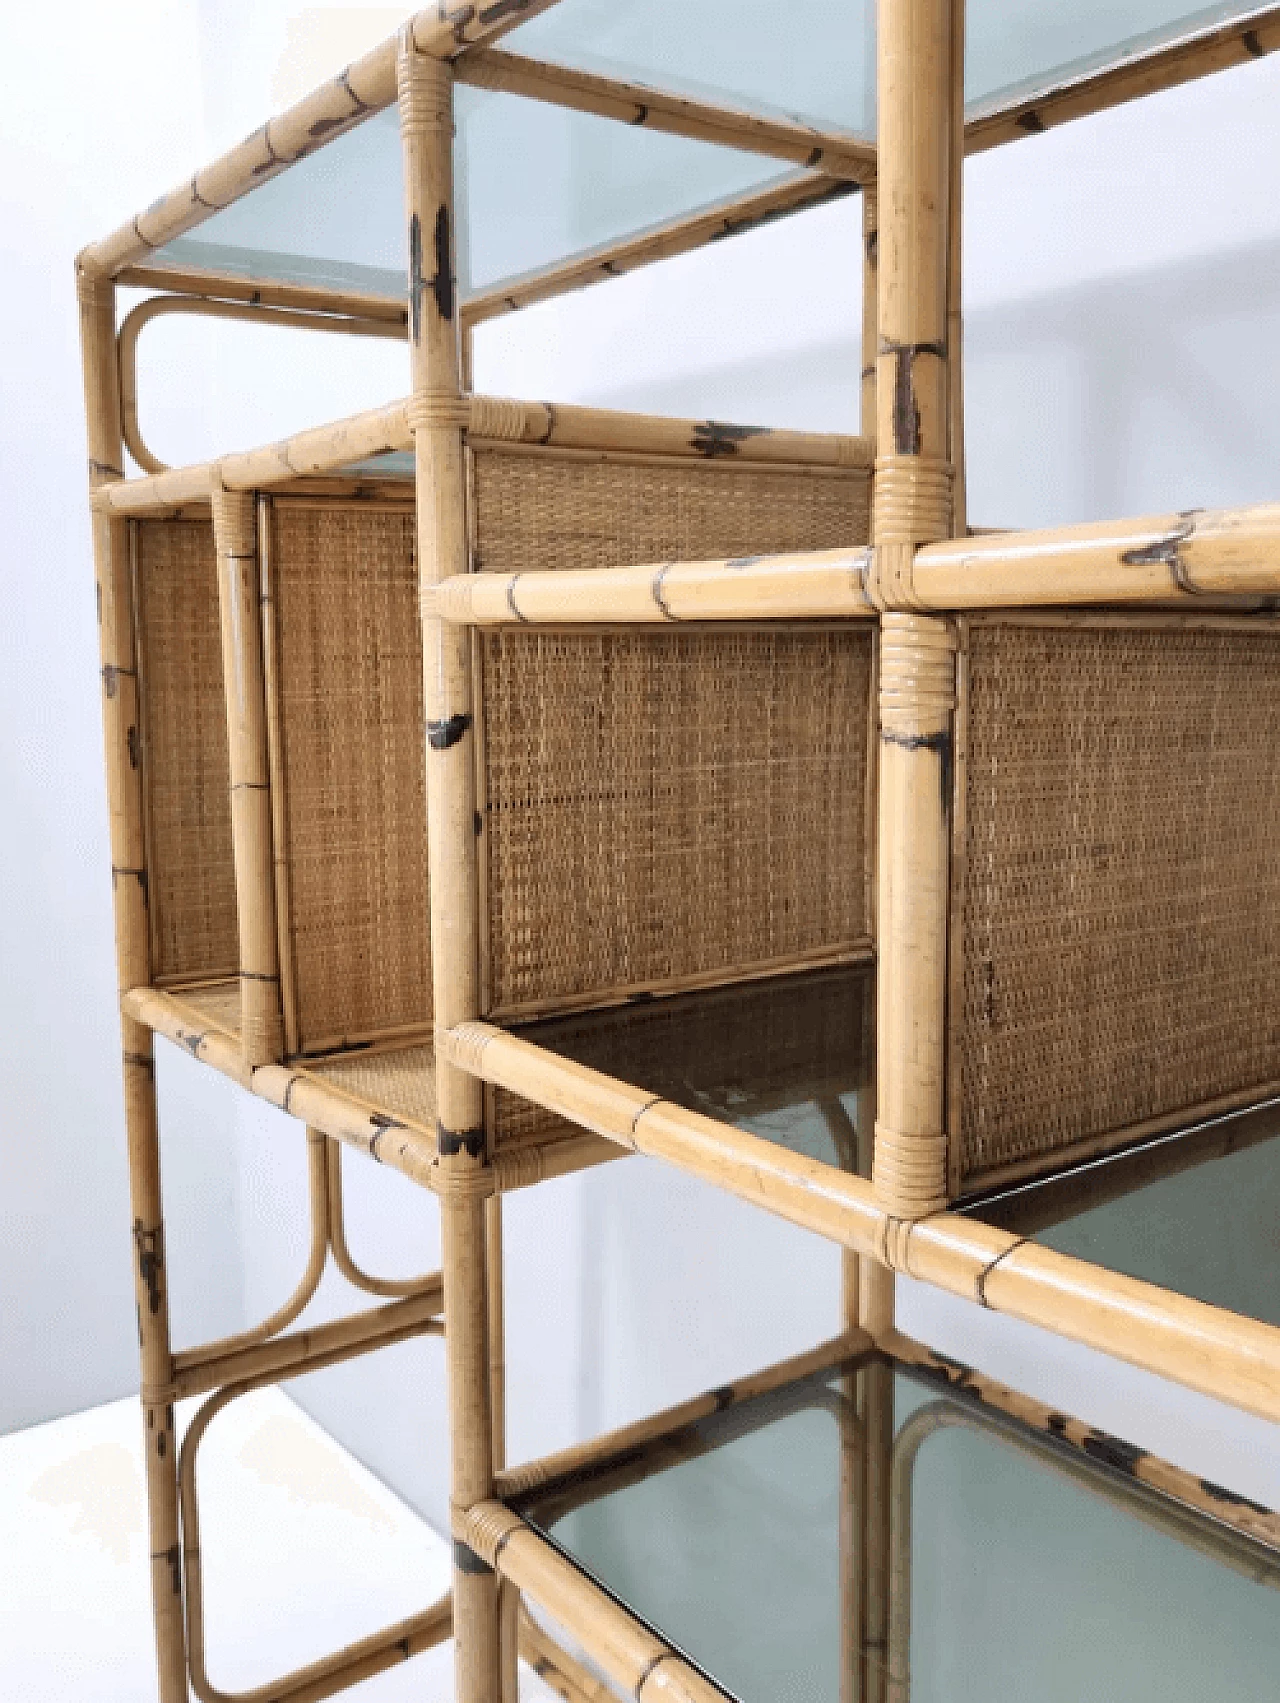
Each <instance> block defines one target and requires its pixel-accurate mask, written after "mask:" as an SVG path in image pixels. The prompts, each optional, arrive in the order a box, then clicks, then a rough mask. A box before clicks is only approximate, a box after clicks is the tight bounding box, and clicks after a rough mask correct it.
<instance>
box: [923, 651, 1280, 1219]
mask: <svg viewBox="0 0 1280 1703" xmlns="http://www.w3.org/2000/svg"><path fill="white" fill-rule="evenodd" d="M968 651H969V691H968V736H967V751H966V775H967V779H966V784H965V797H964V810H965V818H964V834H963V855H964V862H963V874H962V877H961V881H960V892H959V898H960V905H961V928H962V950H963V958H962V965H961V979H962V994H961V1000H960V1003H961V1009H960V1010H959V1011H958V1012H954V1011H953V1027H952V1072H953V1074H952V1113H951V1128H952V1129H953V1130H957V1129H958V1132H959V1142H958V1147H957V1150H956V1152H955V1153H953V1166H955V1165H956V1161H957V1160H958V1166H956V1168H955V1169H953V1178H952V1181H953V1187H958V1189H959V1190H961V1191H963V1190H965V1189H969V1188H972V1187H974V1186H976V1185H980V1184H981V1183H983V1182H984V1181H986V1180H989V1179H990V1177H991V1175H992V1173H995V1172H1001V1171H1006V1170H1007V1169H1008V1168H1009V1167H1025V1168H1027V1169H1028V1170H1030V1171H1047V1170H1052V1169H1054V1168H1055V1166H1056V1165H1057V1164H1058V1163H1060V1162H1061V1161H1062V1160H1063V1158H1064V1156H1065V1155H1068V1154H1069V1153H1070V1152H1071V1150H1072V1149H1073V1148H1075V1147H1078V1146H1079V1144H1081V1143H1097V1142H1098V1141H1099V1140H1100V1138H1105V1137H1107V1136H1109V1135H1111V1134H1113V1133H1118V1132H1123V1131H1124V1130H1125V1129H1127V1128H1129V1127H1131V1126H1133V1125H1135V1124H1138V1123H1140V1122H1142V1121H1144V1120H1147V1119H1154V1118H1163V1117H1168V1116H1173V1117H1176V1115H1177V1114H1178V1113H1179V1112H1180V1111H1183V1110H1186V1109H1190V1108H1194V1107H1197V1106H1200V1105H1204V1104H1205V1103H1207V1102H1210V1101H1212V1100H1214V1099H1215V1098H1217V1097H1219V1096H1223V1095H1227V1094H1232V1093H1235V1092H1237V1091H1240V1090H1246V1089H1252V1088H1254V1087H1257V1088H1262V1087H1264V1086H1266V1085H1270V1084H1273V1083H1275V1082H1276V1081H1277V1080H1280V993H1278V991H1277V990H1278V989H1280V834H1277V832H1276V824H1277V822H1280V743H1278V742H1277V740H1276V738H1275V729H1276V725H1277V720H1278V719H1280V632H1277V630H1276V629H1275V628H1274V627H1270V628H1269V629H1268V628H1267V627H1262V628H1259V629H1255V630H1253V631H1243V630H1241V629H1240V627H1239V625H1238V624H1237V626H1236V627H1235V628H1234V629H1231V628H1228V627H1225V626H1218V627H1217V628H1213V627H1209V628H1208V629H1206V627H1205V626H1204V625H1203V624H1202V625H1201V626H1200V628H1199V629H1196V628H1192V627H1191V626H1189V625H1179V624H1176V623H1174V622H1168V623H1164V624H1156V623H1153V622H1147V623H1146V624H1145V625H1144V624H1143V623H1141V622H1139V621H1137V620H1132V621H1131V620H1128V619H1126V618H1121V617H1117V618H1114V619H1112V620H1110V621H1108V622H1106V623H1103V622H1101V621H1098V622H1095V623H1092V624H1085V625H1083V626H1078V627H1077V626H1066V625H1059V626H1054V625H1034V624H1027V625H1007V624H1002V623H991V624H986V623H978V622H975V623H974V624H973V625H972V627H971V628H970V634H969V644H968ZM953 985H954V983H953ZM1103 1144H1104V1145H1105V1144H1106V1143H1105V1141H1104V1142H1103Z"/></svg>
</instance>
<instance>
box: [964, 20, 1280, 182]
mask: <svg viewBox="0 0 1280 1703" xmlns="http://www.w3.org/2000/svg"><path fill="white" fill-rule="evenodd" d="M1277 47H1280V6H1261V7H1258V8H1257V9H1256V10H1255V11H1252V12H1248V13H1246V14H1245V15H1244V16H1243V17H1239V18H1233V19H1232V21H1231V22H1230V23H1229V24H1221V25H1218V26H1217V27H1215V28H1213V29H1208V30H1199V31H1196V32H1195V33H1194V34H1191V35H1187V36H1184V37H1182V38H1181V39H1180V40H1178V41H1173V42H1169V43H1167V44H1166V45H1165V46H1163V47H1158V48H1155V49H1153V50H1152V51H1149V52H1147V53H1139V54H1135V55H1133V56H1130V57H1126V58H1124V59H1123V60H1121V61H1120V63H1119V64H1116V65H1108V66H1106V67H1104V68H1103V69H1102V70H1101V71H1092V72H1086V73H1084V74H1083V75H1081V76H1075V77H1067V78H1064V79H1062V80H1061V81H1060V82H1057V83H1053V84H1051V85H1050V86H1049V87H1048V88H1046V89H1045V90H1044V91H1043V92H1042V93H1040V94H1037V95H1033V96H1031V97H1030V98H1029V99H1026V100H1021V101H1016V102H1014V103H1012V104H1010V105H1005V106H1001V107H999V108H998V109H997V110H995V111H993V112H985V113H982V114H980V115H979V116H978V117H976V118H973V119H972V120H970V122H969V123H968V124H967V125H966V126H965V151H966V153H969V154H980V153H984V152H985V151H986V150H987V149H988V148H998V147H1000V146H1002V145H1003V144H1004V143H1006V142H1016V141H1018V140H1020V139H1021V138H1022V137H1025V136H1037V135H1039V134H1040V132H1041V131H1044V130H1049V129H1052V128H1056V127H1057V126H1058V125H1060V124H1067V123H1069V122H1070V121H1071V120H1072V119H1076V118H1088V117H1090V116H1091V115H1092V114H1094V113H1096V112H1105V111H1106V110H1107V109H1108V108H1110V107H1113V106H1123V105H1124V104H1125V102H1127V101H1132V100H1138V99H1140V98H1141V97H1142V96H1143V95H1151V94H1157V93H1158V92H1159V91H1160V90H1162V89H1172V88H1176V87H1177V86H1178V84H1180V83H1189V82H1193V81H1194V80H1195V79H1196V78H1198V77H1207V76H1211V75H1212V74H1213V73H1214V72H1216V71H1225V70H1228V69H1229V68H1230V67H1231V66H1233V65H1248V64H1250V63H1251V62H1252V61H1253V60H1255V59H1260V58H1262V57H1263V55H1265V54H1268V53H1271V52H1274V50H1275V49H1276V48H1277Z"/></svg>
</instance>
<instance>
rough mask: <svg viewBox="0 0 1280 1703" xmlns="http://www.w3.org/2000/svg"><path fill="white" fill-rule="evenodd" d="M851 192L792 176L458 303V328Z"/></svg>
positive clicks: (841, 185) (814, 177)
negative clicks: (459, 305)
mask: <svg viewBox="0 0 1280 1703" xmlns="http://www.w3.org/2000/svg"><path fill="white" fill-rule="evenodd" d="M855 188H856V185H854V184H852V183H849V182H847V181H841V180H839V179H835V180H833V179H832V178H829V177H822V176H819V175H818V174H816V173H802V174H797V175H796V176H795V177H789V178H787V179H786V181H785V182H783V183H780V184H777V185H775V186H773V187H772V188H769V189H758V190H755V191H753V192H752V193H751V194H750V195H743V196H736V197H734V198H733V199H731V200H727V201H721V202H718V203H717V204H716V205H715V206H713V207H709V208H702V209H700V210H699V211H698V212H696V213H689V214H683V215H682V216H681V217H680V218H677V219H668V220H664V221H662V222H661V223H659V224H657V225H654V226H652V227H650V228H649V229H647V230H644V231H641V232H639V233H638V234H637V235H635V236H631V237H624V238H623V239H622V240H621V241H618V242H613V243H607V244H604V245H602V246H601V247H599V248H594V249H591V250H589V251H588V252H587V253H586V254H575V255H574V256H573V257H572V258H571V259H569V260H563V261H557V262H556V263H555V264H554V265H552V266H547V267H542V268H539V269H538V270H537V271H534V272H528V273H525V274H524V275H522V276H521V277H518V278H508V279H504V280H503V282H502V283H500V284H496V285H494V286H493V288H492V289H487V290H479V291H477V292H476V294H475V295H473V296H470V297H468V299H467V300H466V301H465V302H463V304H462V307H461V310H460V312H461V315H462V323H463V325H464V327H474V326H477V325H482V324H484V322H485V321H486V320H489V319H497V318H499V317H500V316H501V315H503V314H507V313H515V312H517V311H518V310H519V309H521V308H526V307H532V306H534V304H535V303H537V302H546V301H551V300H553V299H554V298H555V297H557V296H563V295H567V294H569V293H570V292H571V291H573V290H581V289H584V288H586V287H587V286H588V285H589V284H602V283H604V282H605V280H606V279H608V278H619V277H622V276H623V275H624V274H625V273H627V272H634V271H637V270H638V269H639V268H640V267H641V266H649V265H651V264H652V263H653V262H654V261H657V260H669V259H671V258H672V257H673V256H675V255H677V254H689V253H691V252H692V251H693V250H694V249H697V248H702V247H704V246H705V245H706V244H707V243H711V242H719V241H720V240H721V239H722V238H724V237H731V236H738V235H740V234H741V233H742V232H744V231H751V230H755V229H757V228H758V227H759V226H760V225H767V224H770V223H772V222H773V220H775V219H783V218H786V217H787V215H788V214H790V213H798V212H801V211H803V210H805V209H807V208H813V207H823V206H826V205H827V204H828V203H829V202H832V201H838V200H841V199H843V198H844V197H845V196H847V195H851V194H853V193H854V191H855Z"/></svg>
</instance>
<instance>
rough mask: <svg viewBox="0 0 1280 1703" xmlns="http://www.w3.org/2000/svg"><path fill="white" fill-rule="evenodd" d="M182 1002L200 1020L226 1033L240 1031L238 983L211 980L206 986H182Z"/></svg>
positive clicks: (231, 1033) (230, 1033) (234, 1033)
mask: <svg viewBox="0 0 1280 1703" xmlns="http://www.w3.org/2000/svg"><path fill="white" fill-rule="evenodd" d="M181 997H182V1003H183V1004H184V1005H187V1006H189V1007H190V1008H191V1009H192V1011H194V1012H195V1013H196V1014H197V1015H198V1016H199V1017H200V1018H201V1019H202V1021H204V1022H206V1023H208V1024H210V1025H211V1026H212V1027H213V1028H215V1029H221V1030H222V1031H223V1032H224V1033H225V1034H228V1035H239V1033H240V983H239V982H238V981H234V982H212V983H210V984H209V986H208V987H198V988H183V989H182V995H181Z"/></svg>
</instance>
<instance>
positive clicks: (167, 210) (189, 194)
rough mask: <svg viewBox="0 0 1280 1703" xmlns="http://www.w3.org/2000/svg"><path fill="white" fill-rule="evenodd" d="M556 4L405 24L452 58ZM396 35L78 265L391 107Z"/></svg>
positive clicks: (128, 246) (432, 10)
mask: <svg viewBox="0 0 1280 1703" xmlns="http://www.w3.org/2000/svg"><path fill="white" fill-rule="evenodd" d="M555 4H556V0H505V3H504V4H501V5H491V6H478V7H477V6H474V5H467V4H462V3H461V0H441V3H440V4H439V5H436V6H432V7H428V8H426V9H424V10H423V11H421V12H419V13H418V14H417V15H416V16H415V17H413V18H411V19H410V20H409V22H408V23H407V24H406V25H405V26H404V27H405V30H407V31H408V33H409V39H410V40H411V41H412V42H413V46H414V49H415V51H416V52H418V53H420V54H423V55H430V56H432V57H435V58H439V59H443V60H450V59H454V58H456V57H457V55H458V54H460V53H465V52H466V51H467V50H468V49H469V48H476V47H483V46H486V45H487V44H489V43H490V42H493V41H496V40H497V39H498V38H499V37H500V36H502V35H505V34H506V32H507V31H508V30H512V29H515V28H516V26H517V25H518V24H522V23H525V22H526V21H527V20H528V19H530V18H533V17H536V16H537V15H538V13H539V12H545V11H546V10H548V8H549V7H551V6H553V5H555ZM399 40H400V37H399V35H394V36H389V37H388V38H387V39H386V40H385V41H382V42H380V43H379V44H378V46H377V47H375V48H372V49H371V50H370V51H369V52H368V53H366V54H365V55H364V56H363V57H362V58H360V59H357V60H355V61H353V62H352V63H351V64H350V65H348V66H346V67H345V68H344V69H343V70H341V71H340V72H339V73H338V75H337V76H336V77H332V78H330V79H329V81H328V82H327V83H323V84H321V86H320V87H319V88H318V89H315V90H313V91H312V93H311V94H309V95H306V96H304V97H303V99H302V100H300V101H297V102H296V103H295V104H294V105H293V106H291V107H288V108H287V109H286V110H285V111H284V112H281V113H277V114H276V115H275V117H273V118H271V119H268V121H267V122H266V124H264V125H263V126H262V128H261V129H260V130H255V131H254V132H253V134H252V135H251V136H249V137H247V138H246V139H245V140H244V141H243V142H240V143H238V144H237V145H236V146H235V147H234V148H232V149H230V150H229V151H228V152H227V153H225V154H223V155H221V156H220V157H219V158H218V159H216V160H214V161H213V162H212V163H211V164H210V165H208V166H206V167H205V168H204V169H203V170H202V171H198V172H196V173H195V174H194V176H192V177H190V178H188V179H187V181H186V182H185V183H183V184H181V185H180V186H179V187H178V188H177V189H174V190H171V191H170V193H169V194H168V195H163V196H161V197H160V199H159V200H158V201H154V202H153V203H152V204H151V206H150V207H148V208H147V209H146V210H145V212H142V213H138V214H137V215H135V217H134V218H132V219H130V220H129V221H128V223H127V224H124V225H121V226H120V227H119V229H118V230H116V231H113V232H112V233H111V235H110V236H107V237H104V238H103V239H102V241H100V242H96V243H92V244H91V245H90V246H89V247H88V248H86V249H85V250H84V251H83V253H82V254H81V255H80V258H79V265H80V267H81V270H82V271H84V272H85V273H86V274H88V275H91V276H95V277H101V276H109V277H113V276H115V275H116V274H117V273H119V272H120V271H121V270H122V268H124V267H126V266H131V265H133V264H135V263H136V262H137V261H139V260H141V259H143V258H144V257H145V256H146V255H148V254H150V253H152V252H153V251H154V250H155V249H157V248H161V247H163V245H164V244H165V243H167V242H171V241H172V240H173V238H174V237H178V236H182V235H184V234H185V232H187V231H190V230H194V229H195V227H196V226H197V225H200V224H203V223H204V221H205V220H206V219H207V218H209V217H210V216H211V215H212V214H214V213H216V212H219V211H220V210H221V209H222V208H224V207H229V206H230V205H231V203H232V202H233V201H238V200H240V198H241V197H242V196H244V195H247V194H248V193H249V191H250V190H252V189H256V188H257V187H258V186H259V184H262V183H266V182H268V181H269V180H270V179H271V178H273V177H276V176H278V175H279V173H280V172H282V171H285V170H286V169H287V168H288V167H289V166H291V165H294V164H296V163H297V161H298V160H301V159H305V158H306V157H307V156H308V155H310V154H314V153H315V151H316V150H317V148H321V147H324V146H326V145H327V144H329V143H331V142H333V141H334V140H336V138H337V137H339V136H343V135H345V134H346V132H347V131H348V130H353V129H354V128H355V126H356V125H357V124H360V123H363V121H364V120H365V119H366V118H370V117H371V116H372V115H373V114H374V113H376V112H381V111H383V110H384V108H386V107H389V106H390V105H391V104H392V102H393V101H394V100H395V98H396V53H397V49H398V44H399Z"/></svg>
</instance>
